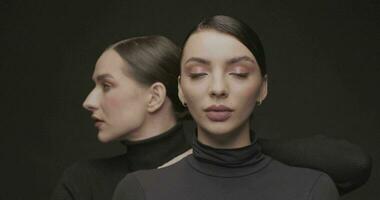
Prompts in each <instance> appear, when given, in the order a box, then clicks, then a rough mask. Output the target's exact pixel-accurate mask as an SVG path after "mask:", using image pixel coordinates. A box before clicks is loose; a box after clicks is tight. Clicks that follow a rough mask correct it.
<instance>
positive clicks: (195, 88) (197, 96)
mask: <svg viewBox="0 0 380 200" xmlns="http://www.w3.org/2000/svg"><path fill="white" fill-rule="evenodd" d="M207 91H208V90H207V84H199V83H189V82H185V83H184V84H183V86H182V93H183V96H184V97H185V100H186V103H187V104H188V106H191V105H199V104H200V101H201V100H202V97H206V96H207Z"/></svg>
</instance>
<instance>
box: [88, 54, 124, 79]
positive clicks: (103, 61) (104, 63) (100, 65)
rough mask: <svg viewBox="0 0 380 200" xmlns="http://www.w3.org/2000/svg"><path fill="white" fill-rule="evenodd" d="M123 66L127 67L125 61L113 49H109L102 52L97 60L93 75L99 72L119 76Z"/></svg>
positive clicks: (99, 73)
mask: <svg viewBox="0 0 380 200" xmlns="http://www.w3.org/2000/svg"><path fill="white" fill-rule="evenodd" d="M124 67H127V63H126V62H125V61H124V60H123V59H122V58H121V57H120V55H119V54H118V53H117V52H116V51H115V50H112V49H109V50H106V51H105V52H103V54H102V55H101V56H100V57H99V59H98V60H97V62H96V64H95V70H94V74H93V77H95V76H97V75H101V74H111V75H113V76H119V75H122V69H123V68H124Z"/></svg>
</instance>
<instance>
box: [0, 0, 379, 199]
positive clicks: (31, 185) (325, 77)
mask: <svg viewBox="0 0 380 200" xmlns="http://www.w3.org/2000/svg"><path fill="white" fill-rule="evenodd" d="M0 6H1V14H0V15H1V21H2V22H1V26H0V27H1V37H0V44H1V48H0V55H1V59H0V64H1V65H0V75H1V78H0V86H1V92H0V99H1V104H0V106H1V108H0V109H1V115H0V116H1V134H0V146H1V151H0V155H1V161H0V164H1V170H0V171H1V174H0V180H1V192H0V195H1V196H0V199H2V200H3V199H4V200H8V199H22V200H25V199H48V198H49V195H50V193H51V191H52V189H53V188H54V185H55V184H56V182H57V180H58V178H59V177H60V175H61V173H62V171H63V169H64V168H66V167H67V166H69V165H70V164H71V163H73V162H75V161H77V160H84V159H89V158H96V157H102V156H109V155H113V154H118V153H120V152H122V151H123V148H122V147H121V146H120V145H118V144H117V143H113V144H101V143H100V142H98V141H97V139H96V130H95V128H94V127H93V124H92V122H91V120H90V118H89V114H88V113H87V112H86V111H85V110H84V109H82V107H81V104H82V101H83V100H84V98H85V97H86V95H87V94H88V92H89V91H90V89H91V87H92V84H93V83H92V82H91V80H90V78H91V74H92V70H93V66H94V63H95V62H96V59H97V57H98V56H99V55H100V53H101V52H102V50H103V49H104V48H105V47H107V46H108V45H110V44H111V43H114V42H116V41H118V40H121V39H124V38H128V37H133V36H140V35H147V34H161V35H165V36H168V37H169V38H171V39H173V40H174V41H175V42H176V43H178V44H180V43H181V41H182V39H183V38H184V36H185V33H187V32H188V31H189V29H190V28H191V27H192V26H194V25H195V24H196V23H198V22H199V21H200V19H201V18H203V17H205V16H212V15H215V14H225V15H231V16H234V17H237V18H240V19H242V20H243V21H245V22H246V23H248V24H249V25H250V26H251V27H252V28H253V29H255V30H256V31H257V32H258V33H259V35H260V36H261V38H262V41H263V44H264V47H265V49H266V53H267V62H268V72H269V80H270V81H269V97H268V98H267V100H266V101H265V102H264V104H263V105H262V106H261V107H260V108H259V109H258V110H257V112H256V117H255V122H254V123H255V125H256V130H257V131H258V132H259V133H260V135H261V136H262V137H267V138H295V137H306V136H310V135H313V134H325V135H327V136H329V137H336V138H343V139H346V140H348V141H350V142H353V143H356V144H359V145H360V146H361V147H362V148H363V149H364V150H365V151H367V152H369V153H370V154H371V155H372V157H373V171H372V175H371V177H370V179H369V181H368V183H367V184H366V185H364V186H363V187H361V188H360V189H358V190H356V191H354V192H352V193H350V194H348V195H346V196H345V197H344V198H343V199H345V200H352V199H376V197H375V196H376V194H378V189H379V186H380V169H379V167H378V164H379V161H380V152H379V147H378V144H379V142H380V139H379V133H380V123H379V122H380V116H379V115H380V114H379V111H380V110H379V108H380V106H379V102H380V95H379V89H378V86H379V85H380V84H379V83H380V77H379V76H380V67H379V63H380V59H379V55H380V50H379V49H380V48H379V46H380V28H379V26H380V24H379V22H380V17H379V16H380V14H379V13H380V9H379V8H380V6H379V1H378V0H362V1H353V0H344V1H343V0H341V1H340V0H333V1H332V0H331V1H320V0H319V1H313V2H311V1H298V2H295V1H288V2H285V1H280V0H261V1H253V0H252V1H238V0H234V1H206V0H204V1H186V2H181V1H177V3H175V1H172V2H165V1H141V0H140V1H126V0H125V1H111V0H108V1H87V2H86V1H74V0H66V1H48V0H45V1H42V0H39V1H19V0H12V1H0ZM321 148H323V147H321Z"/></svg>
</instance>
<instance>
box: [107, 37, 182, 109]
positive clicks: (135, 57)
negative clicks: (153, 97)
mask: <svg viewBox="0 0 380 200" xmlns="http://www.w3.org/2000/svg"><path fill="white" fill-rule="evenodd" d="M108 49H113V50H115V51H116V52H117V53H118V54H119V55H120V57H121V58H123V60H124V61H126V62H127V63H128V66H129V67H128V68H127V67H126V68H125V70H126V71H125V72H127V74H131V75H132V77H133V78H134V79H135V80H136V81H137V82H139V83H141V84H143V85H147V86H150V85H152V84H153V83H156V82H161V83H163V84H164V85H165V87H166V95H167V96H168V97H169V99H170V100H171V102H172V105H173V109H174V111H175V112H176V113H177V114H178V113H181V112H183V110H184V108H183V106H182V104H181V102H180V100H179V98H178V88H177V77H178V75H179V72H180V67H179V66H180V57H179V56H180V49H179V48H178V46H177V45H175V44H174V43H173V42H172V41H171V40H169V39H168V38H166V37H164V36H155V35H153V36H142V37H134V38H129V39H126V40H122V41H119V42H117V43H115V44H113V45H111V46H110V47H109V48H108Z"/></svg>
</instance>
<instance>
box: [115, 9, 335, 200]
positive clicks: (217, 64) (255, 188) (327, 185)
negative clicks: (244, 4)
mask: <svg viewBox="0 0 380 200" xmlns="http://www.w3.org/2000/svg"><path fill="white" fill-rule="evenodd" d="M180 68H181V73H180V76H179V78H178V80H179V84H178V88H179V97H180V100H181V102H182V104H183V105H184V106H186V107H187V108H188V110H189V112H190V113H191V115H192V117H193V119H194V120H195V122H196V124H197V128H196V135H195V137H194V139H193V143H192V148H193V154H191V155H189V156H187V157H186V158H184V159H182V160H181V161H179V162H177V163H175V164H173V165H171V166H168V167H165V168H161V169H156V170H142V171H139V172H135V173H131V174H128V175H127V176H126V177H125V178H124V179H123V180H122V181H121V182H120V183H119V185H118V187H117V188H116V190H115V194H114V197H113V199H114V200H132V199H133V200H139V199H145V200H156V199H157V200H158V199H160V200H161V199H165V200H171V199H189V200H190V199H204V200H208V199H210V200H211V199H224V200H229V199H231V200H236V199H240V200H244V199H257V200H260V199H271V200H276V199H281V200H307V199H318V200H322V199H324V200H335V199H338V198H339V194H338V191H337V189H336V186H335V185H334V183H333V181H332V180H331V178H330V177H329V176H328V175H327V174H325V173H323V172H320V171H317V170H312V169H306V168H299V167H293V166H289V165H286V164H283V163H282V162H279V161H277V160H276V159H275V158H272V157H270V156H268V155H266V154H265V152H264V153H263V152H262V151H261V148H260V146H259V144H258V138H257V136H256V134H255V132H254V131H253V127H251V125H250V118H251V116H252V113H253V111H254V109H255V108H256V107H257V106H258V105H260V104H261V103H262V102H263V101H264V100H265V98H266V96H267V93H268V90H267V72H266V65H265V57H264V50H263V47H262V45H261V42H260V40H259V38H258V36H257V35H256V33H255V32H254V31H253V30H252V29H251V28H250V27H249V26H247V25H246V24H244V23H242V22H241V21H238V20H236V19H234V18H231V17H227V16H214V17H211V18H208V19H205V20H204V21H202V22H201V23H200V24H199V25H197V26H196V28H195V29H193V30H192V31H191V32H190V34H189V35H188V37H187V39H186V40H185V44H184V47H183V50H182V56H181V67H180Z"/></svg>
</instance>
